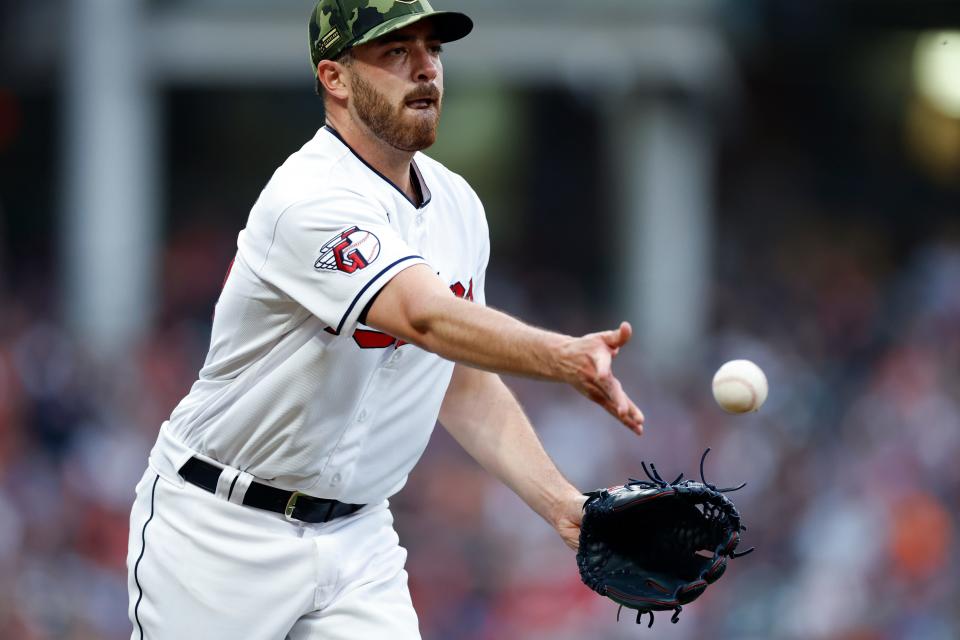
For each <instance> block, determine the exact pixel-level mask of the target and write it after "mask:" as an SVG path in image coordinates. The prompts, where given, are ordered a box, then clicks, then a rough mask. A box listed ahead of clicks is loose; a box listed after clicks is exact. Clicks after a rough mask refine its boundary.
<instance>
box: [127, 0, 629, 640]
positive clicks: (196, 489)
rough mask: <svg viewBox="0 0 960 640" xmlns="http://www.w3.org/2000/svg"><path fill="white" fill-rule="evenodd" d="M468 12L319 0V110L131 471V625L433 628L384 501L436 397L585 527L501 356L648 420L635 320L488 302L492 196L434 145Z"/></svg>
mask: <svg viewBox="0 0 960 640" xmlns="http://www.w3.org/2000/svg"><path fill="white" fill-rule="evenodd" d="M472 27H473V23H472V22H471V20H470V19H469V18H468V17H467V16H465V15H463V14H461V13H453V12H440V11H435V10H434V9H433V8H432V7H431V6H430V4H429V3H428V2H427V0H320V1H319V2H318V4H317V6H316V8H315V10H314V12H313V14H312V15H311V19H310V29H309V33H310V51H311V55H312V61H313V66H314V69H315V72H316V82H317V87H318V90H319V91H321V92H322V94H323V96H324V102H325V108H326V125H325V126H324V127H322V128H321V129H320V130H319V131H318V132H317V134H316V136H315V137H314V138H313V139H312V140H310V141H309V142H307V143H306V144H305V145H304V146H303V148H301V149H300V150H299V151H297V152H296V153H294V154H293V155H292V156H290V158H289V159H288V160H287V161H286V162H285V163H284V164H283V165H282V166H281V167H280V168H279V169H278V170H277V171H276V172H275V173H274V175H273V177H272V178H271V179H270V181H269V183H268V184H267V186H266V187H265V188H264V190H263V192H262V193H261V195H260V197H259V199H258V200H257V202H256V203H255V204H254V206H253V209H252V210H251V213H250V217H249V219H248V221H247V225H246V228H245V229H244V230H243V231H242V232H241V233H240V235H239V238H238V242H237V245H238V246H237V254H236V258H235V260H234V262H233V265H232V267H231V270H230V272H229V274H228V276H227V279H226V281H225V283H224V288H223V292H222V293H221V295H220V298H219V300H218V302H217V305H216V311H215V317H214V322H213V329H212V335H211V341H210V350H209V353H208V355H207V358H206V362H205V364H204V366H203V368H202V369H201V371H200V375H199V378H198V380H197V381H196V383H195V384H194V385H193V387H192V389H191V390H190V393H189V394H188V395H187V396H186V397H185V398H184V399H183V400H182V401H181V403H180V404H179V405H178V406H177V407H176V409H175V410H174V411H173V413H172V414H171V416H170V419H169V420H168V421H167V422H165V423H164V424H163V425H162V427H161V429H160V434H159V437H158V439H157V443H156V445H155V446H154V448H153V450H152V451H151V453H150V459H149V466H148V468H147V471H146V472H145V473H144V476H143V478H142V479H141V481H140V483H139V484H138V486H137V496H136V501H135V504H134V506H133V510H132V513H131V520H130V524H131V526H130V545H129V555H128V570H129V580H128V585H129V594H130V605H129V614H130V619H131V621H132V623H133V635H132V637H133V638H145V639H149V640H183V639H184V638H203V639H204V640H216V639H221V638H222V639H224V640H227V639H229V640H236V639H237V638H243V639H245V640H259V639H263V640H272V639H280V638H289V639H291V640H305V639H307V638H315V639H320V638H322V639H324V640H339V639H343V640H347V639H350V640H373V639H386V638H389V639H391V640H407V639H415V638H419V637H420V635H419V631H418V626H417V617H416V613H415V612H414V609H413V606H412V604H411V600H410V595H409V591H408V589H407V574H406V572H405V571H404V562H405V559H406V552H405V550H404V549H403V548H402V547H400V546H399V544H398V539H397V535H396V533H395V532H394V529H393V524H392V522H393V521H392V516H391V514H390V511H389V508H388V504H387V499H388V498H389V497H390V496H391V495H393V494H394V493H396V492H397V491H398V490H399V489H400V488H401V487H403V485H404V483H405V481H406V479H407V475H408V473H409V472H410V470H411V468H412V467H413V466H414V464H415V463H416V462H417V460H418V459H419V457H420V455H421V453H422V452H423V450H424V448H425V446H426V444H427V440H428V439H429V437H430V434H431V431H432V430H433V427H434V424H435V423H436V422H437V420H438V418H439V421H440V423H442V424H443V426H444V427H445V428H446V429H447V430H449V431H450V433H451V434H452V435H453V436H454V437H455V438H456V439H457V440H458V441H459V443H460V444H461V445H462V446H463V447H464V449H465V450H466V451H467V452H469V453H470V454H471V455H472V456H473V457H474V458H476V459H477V461H479V463H480V464H482V465H483V466H484V467H485V468H486V469H488V470H489V471H490V472H492V473H493V474H494V475H495V476H496V477H498V478H499V479H501V480H502V481H503V482H505V483H506V484H507V485H508V486H510V487H511V488H512V489H513V490H514V491H515V492H516V493H517V494H518V495H519V496H520V497H521V498H522V499H523V500H524V501H525V502H526V503H527V504H529V505H530V507H531V508H533V509H534V510H535V511H536V512H537V513H539V514H540V515H541V516H542V517H543V518H544V519H546V520H547V522H549V523H550V524H551V525H552V526H553V527H555V528H556V530H557V531H558V533H559V534H560V536H561V537H562V538H563V540H564V541H565V542H566V543H567V544H568V545H570V546H571V547H574V548H576V546H577V536H578V525H579V522H580V508H581V505H582V503H583V500H584V498H583V496H582V495H581V494H580V492H579V491H578V490H577V489H576V488H574V487H573V486H572V485H571V484H570V483H569V482H567V481H566V480H565V479H564V478H563V476H562V475H561V474H560V472H559V471H558V470H557V469H556V467H555V466H554V465H553V463H552V462H551V461H550V459H549V458H548V457H547V455H546V453H545V452H544V450H543V448H542V447H541V445H540V443H539V441H538V439H537V437H536V435H535V434H534V431H533V429H532V427H531V426H530V424H529V423H528V421H527V419H526V418H525V417H524V414H523V411H522V410H521V408H520V406H519V405H518V403H517V401H516V400H515V399H514V398H513V396H512V395H511V393H510V392H509V391H508V390H507V388H506V386H505V385H504V384H503V383H502V382H501V380H500V378H499V377H498V376H497V375H496V373H497V372H500V373H512V374H519V375H525V376H531V377H536V378H541V379H544V380H553V381H558V382H564V383H567V384H570V385H571V386H573V387H574V388H575V389H577V390H578V391H580V392H581V393H583V394H585V395H587V396H588V397H589V398H590V399H592V400H594V401H595V402H597V403H599V404H600V405H601V406H603V407H604V408H605V409H607V410H608V411H609V412H610V413H612V414H613V415H615V416H616V417H617V418H618V419H619V420H620V421H621V422H623V423H624V424H625V425H626V426H627V427H628V428H630V429H632V430H633V431H635V432H636V433H638V434H639V433H640V432H641V431H642V425H643V416H642V414H641V412H640V411H639V409H637V407H636V406H635V405H634V403H633V402H632V401H631V400H630V399H629V398H628V397H627V396H626V394H625V393H624V392H623V390H622V388H621V386H620V383H619V382H618V381H617V379H616V378H615V377H614V376H613V374H612V372H611V361H612V360H613V358H614V357H615V356H616V355H617V352H618V351H619V349H620V347H622V346H623V345H624V344H626V342H627V341H628V340H629V338H630V327H629V325H628V324H626V323H623V324H622V325H621V326H620V327H619V328H618V329H616V330H613V331H605V332H601V333H595V334H590V335H587V336H583V337H579V338H576V337H570V336H564V335H559V334H555V333H550V332H548V331H543V330H540V329H536V328H533V327H531V326H528V325H526V324H524V323H522V322H520V321H518V320H516V319H513V318H511V317H509V316H507V315H504V314H502V313H499V312H497V311H494V310H492V309H489V308H487V307H485V306H484V272H485V269H486V266H487V259H488V255H489V242H488V232H487V225H486V221H485V219H484V212H483V208H482V206H481V204H480V201H479V200H478V198H477V196H476V194H475V193H474V192H473V190H472V189H471V188H470V187H469V185H467V183H466V182H465V181H464V180H463V179H462V178H461V177H460V176H458V175H456V174H454V173H452V172H450V171H448V170H447V169H445V168H444V167H443V166H442V165H440V164H439V163H437V162H435V161H434V160H432V159H430V158H429V157H427V156H425V155H423V154H422V153H420V151H421V150H422V149H425V148H427V147H429V146H430V145H431V144H432V143H433V142H434V140H435V137H436V130H437V124H438V122H439V118H440V111H441V105H442V98H443V66H442V64H441V49H442V44H443V43H445V42H449V41H453V40H457V39H459V38H462V37H464V36H466V35H467V34H468V33H469V32H470V31H471V29H472Z"/></svg>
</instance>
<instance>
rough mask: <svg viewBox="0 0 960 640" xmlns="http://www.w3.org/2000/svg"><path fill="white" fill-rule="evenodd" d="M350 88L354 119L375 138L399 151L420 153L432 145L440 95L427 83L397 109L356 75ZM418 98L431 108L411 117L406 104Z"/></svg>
mask: <svg viewBox="0 0 960 640" xmlns="http://www.w3.org/2000/svg"><path fill="white" fill-rule="evenodd" d="M351 87H352V89H353V91H352V96H351V97H352V98H353V108H354V109H355V110H356V113H357V116H358V117H359V118H360V120H361V121H362V122H363V123H364V124H365V125H367V127H368V128H369V129H370V131H371V132H373V134H374V135H375V136H377V137H378V138H380V139H381V140H383V141H384V142H386V143H387V144H389V145H390V146H391V147H394V148H395V149H400V150H401V151H420V150H421V149H426V148H427V147H430V146H431V145H433V143H434V142H436V140H437V126H438V125H439V124H440V111H441V95H440V90H439V89H437V88H436V86H434V85H432V84H431V85H430V86H429V87H424V88H421V89H417V90H416V91H412V92H410V93H409V94H407V95H406V96H404V98H403V100H402V101H401V102H400V106H399V107H394V106H393V105H392V104H390V101H389V100H388V99H387V97H386V96H385V95H384V94H382V93H381V92H380V91H378V90H377V88H376V87H374V86H373V85H372V84H370V83H369V82H367V81H365V80H364V79H363V78H361V77H360V75H359V74H353V77H352V78H351ZM418 98H432V99H433V100H434V104H433V108H431V109H423V110H422V111H423V112H422V113H419V112H417V113H416V115H411V114H410V113H408V109H407V106H406V105H407V102H409V101H411V100H416V99H418Z"/></svg>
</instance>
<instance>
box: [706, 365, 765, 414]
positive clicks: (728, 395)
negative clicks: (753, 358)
mask: <svg viewBox="0 0 960 640" xmlns="http://www.w3.org/2000/svg"><path fill="white" fill-rule="evenodd" d="M713 397H714V399H715V400H716V401H717V404H719V405H720V406H721V407H722V408H723V410H724V411H727V412H728V413H749V412H751V411H756V410H757V409H759V408H760V407H762V406H763V403H764V401H765V400H766V399H767V376H765V375H764V373H763V369H761V368H760V367H758V366H757V365H755V364H754V363H752V362H750V361H749V360H731V361H730V362H727V363H725V364H724V365H723V366H721V367H720V368H719V369H717V373H716V374H714V376H713Z"/></svg>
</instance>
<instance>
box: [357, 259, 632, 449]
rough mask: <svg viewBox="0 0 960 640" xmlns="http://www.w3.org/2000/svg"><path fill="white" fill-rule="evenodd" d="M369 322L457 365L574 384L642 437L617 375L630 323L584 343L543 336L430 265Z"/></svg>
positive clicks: (411, 271) (406, 279)
mask: <svg viewBox="0 0 960 640" xmlns="http://www.w3.org/2000/svg"><path fill="white" fill-rule="evenodd" d="M366 322H367V324H369V325H370V326H372V327H374V328H376V329H379V330H380V331H384V332H386V333H388V334H390V335H393V336H396V337H398V338H402V339H403V340H405V341H407V342H412V343H413V344H416V345H417V346H420V347H422V348H424V349H426V350H428V351H432V352H433V353H436V354H438V355H441V356H443V357H444V358H447V359H449V360H453V361H455V362H461V363H465V364H468V365H470V366H473V367H476V368H480V369H485V370H487V371H495V372H497V373H513V374H518V375H523V376H529V377H534V378H542V379H545V380H553V381H557V382H565V383H568V384H570V385H571V386H573V387H574V388H575V389H577V391H579V392H580V393H582V394H584V395H585V396H587V397H588V398H590V399H591V400H593V401H594V402H596V403H597V404H599V405H600V406H602V407H603V408H604V409H606V410H607V411H609V412H610V413H611V414H613V415H614V416H616V417H617V419H618V420H620V421H621V422H622V423H623V424H624V425H625V426H626V427H628V428H629V429H631V430H632V431H634V432H635V433H637V434H640V433H642V432H643V413H642V412H641V411H640V409H638V408H637V406H636V405H635V404H634V403H633V401H632V400H630V398H629V397H628V396H627V394H626V393H625V392H624V391H623V386H622V385H621V384H620V381H619V380H617V379H616V377H615V376H614V375H613V372H612V369H611V364H612V361H613V358H614V357H616V355H617V353H619V351H620V348H621V347H622V346H623V345H625V344H626V343H627V342H628V341H629V340H630V335H631V333H632V329H631V328H630V325H629V324H628V323H626V322H622V323H621V324H620V327H618V328H617V329H615V330H613V331H601V332H598V333H591V334H587V335H585V336H581V337H579V338H573V337H570V336H564V335H561V334H558V333H552V332H549V331H544V330H542V329H537V328H536V327H532V326H530V325H527V324H524V323H523V322H520V321H519V320H516V319H515V318H511V317H510V316H508V315H506V314H504V313H500V312H499V311H495V310H493V309H488V308H486V307H483V306H480V305H476V304H473V303H471V302H466V301H464V300H461V299H459V298H457V297H455V296H454V295H453V294H452V293H450V291H449V289H447V287H445V286H444V285H443V284H442V283H441V281H440V279H439V278H437V276H436V274H434V273H433V272H432V271H431V270H430V269H429V268H428V267H426V266H425V265H414V266H411V267H409V268H408V269H405V270H404V271H402V272H400V273H399V274H397V275H396V276H394V278H393V279H392V280H391V281H390V282H389V283H387V284H386V285H385V286H384V287H383V289H381V290H380V293H379V294H377V298H376V299H375V300H374V302H373V303H372V304H371V305H370V308H369V309H368V312H367V316H366Z"/></svg>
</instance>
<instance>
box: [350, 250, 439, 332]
mask: <svg viewBox="0 0 960 640" xmlns="http://www.w3.org/2000/svg"><path fill="white" fill-rule="evenodd" d="M407 260H423V257H422V256H406V257H404V258H400V259H399V260H394V261H393V262H391V263H390V264H388V265H387V266H386V267H385V268H384V269H383V270H382V271H381V272H380V273H378V274H377V275H375V276H373V277H372V278H370V280H369V281H367V284H365V285H363V288H362V289H360V291H359V292H358V293H357V295H356V296H354V298H353V302H351V303H350V306H349V307H347V311H346V313H344V314H343V317H342V318H340V324H338V325H337V331H336V333H335V334H334V335H340V332H341V331H342V330H343V325H344V324H345V323H346V322H347V318H349V317H350V312H351V311H353V308H354V307H355V306H357V302H358V301H359V300H360V298H362V297H363V294H364V293H365V292H366V291H367V289H369V288H370V285H372V284H373V283H374V282H376V281H377V280H379V279H380V277H381V276H382V275H383V274H385V273H386V272H387V271H390V269H393V268H394V267H395V266H397V265H398V264H400V263H401V262H406V261H407Z"/></svg>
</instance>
